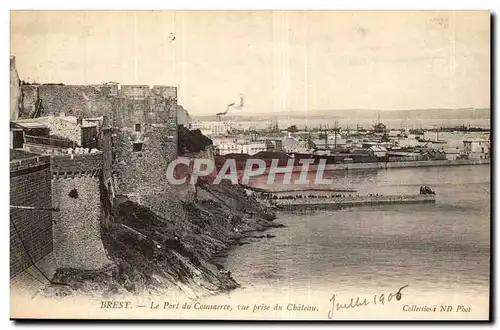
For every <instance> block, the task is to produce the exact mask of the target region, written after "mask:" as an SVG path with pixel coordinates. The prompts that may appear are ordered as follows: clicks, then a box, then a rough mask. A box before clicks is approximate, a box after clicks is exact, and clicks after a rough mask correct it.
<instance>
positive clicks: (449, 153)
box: [444, 148, 461, 160]
mask: <svg viewBox="0 0 500 330" xmlns="http://www.w3.org/2000/svg"><path fill="white" fill-rule="evenodd" d="M444 152H445V155H446V160H457V159H458V158H460V155H461V151H460V149H459V148H446V149H444Z"/></svg>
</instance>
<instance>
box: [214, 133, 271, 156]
mask: <svg viewBox="0 0 500 330" xmlns="http://www.w3.org/2000/svg"><path fill="white" fill-rule="evenodd" d="M213 144H214V148H215V153H216V154H217V155H227V154H248V155H254V154H256V153H258V152H261V151H267V149H268V145H267V143H266V142H265V141H248V140H246V139H241V138H234V137H233V138H219V139H214V140H213Z"/></svg>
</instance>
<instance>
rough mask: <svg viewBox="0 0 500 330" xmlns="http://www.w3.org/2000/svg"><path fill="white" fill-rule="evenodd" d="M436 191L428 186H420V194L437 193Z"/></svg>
mask: <svg viewBox="0 0 500 330" xmlns="http://www.w3.org/2000/svg"><path fill="white" fill-rule="evenodd" d="M435 194H436V193H435V192H434V191H433V190H432V189H431V188H429V187H427V186H421V187H420V195H435Z"/></svg>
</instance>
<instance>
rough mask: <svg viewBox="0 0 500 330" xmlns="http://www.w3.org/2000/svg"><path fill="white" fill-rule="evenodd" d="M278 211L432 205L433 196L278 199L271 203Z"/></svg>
mask: <svg viewBox="0 0 500 330" xmlns="http://www.w3.org/2000/svg"><path fill="white" fill-rule="evenodd" d="M272 202H273V204H274V205H276V206H277V207H278V208H279V209H285V210H300V209H327V208H328V209H332V208H333V209H338V208H342V207H350V206H362V205H383V204H413V203H434V202H435V196H434V195H406V196H405V195H402V196H355V197H338V198H314V199H309V198H307V199H306V198H304V199H278V200H273V201H272Z"/></svg>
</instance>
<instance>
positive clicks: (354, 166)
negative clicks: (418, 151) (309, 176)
mask: <svg viewBox="0 0 500 330" xmlns="http://www.w3.org/2000/svg"><path fill="white" fill-rule="evenodd" d="M485 164H490V159H457V160H420V161H408V162H379V163H351V164H327V165H326V166H325V168H324V170H325V171H339V170H342V171H345V170H363V169H389V168H403V167H431V166H460V165H485ZM278 168H283V172H282V173H288V172H290V171H291V172H292V173H298V172H300V171H301V170H302V166H301V165H295V166H293V167H289V168H287V167H285V166H279V167H278ZM318 168H319V166H318V165H309V172H317V171H318ZM268 173H269V167H267V168H266V170H265V171H264V173H263V174H262V175H264V174H268ZM243 174H244V170H238V176H240V177H242V176H243Z"/></svg>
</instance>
